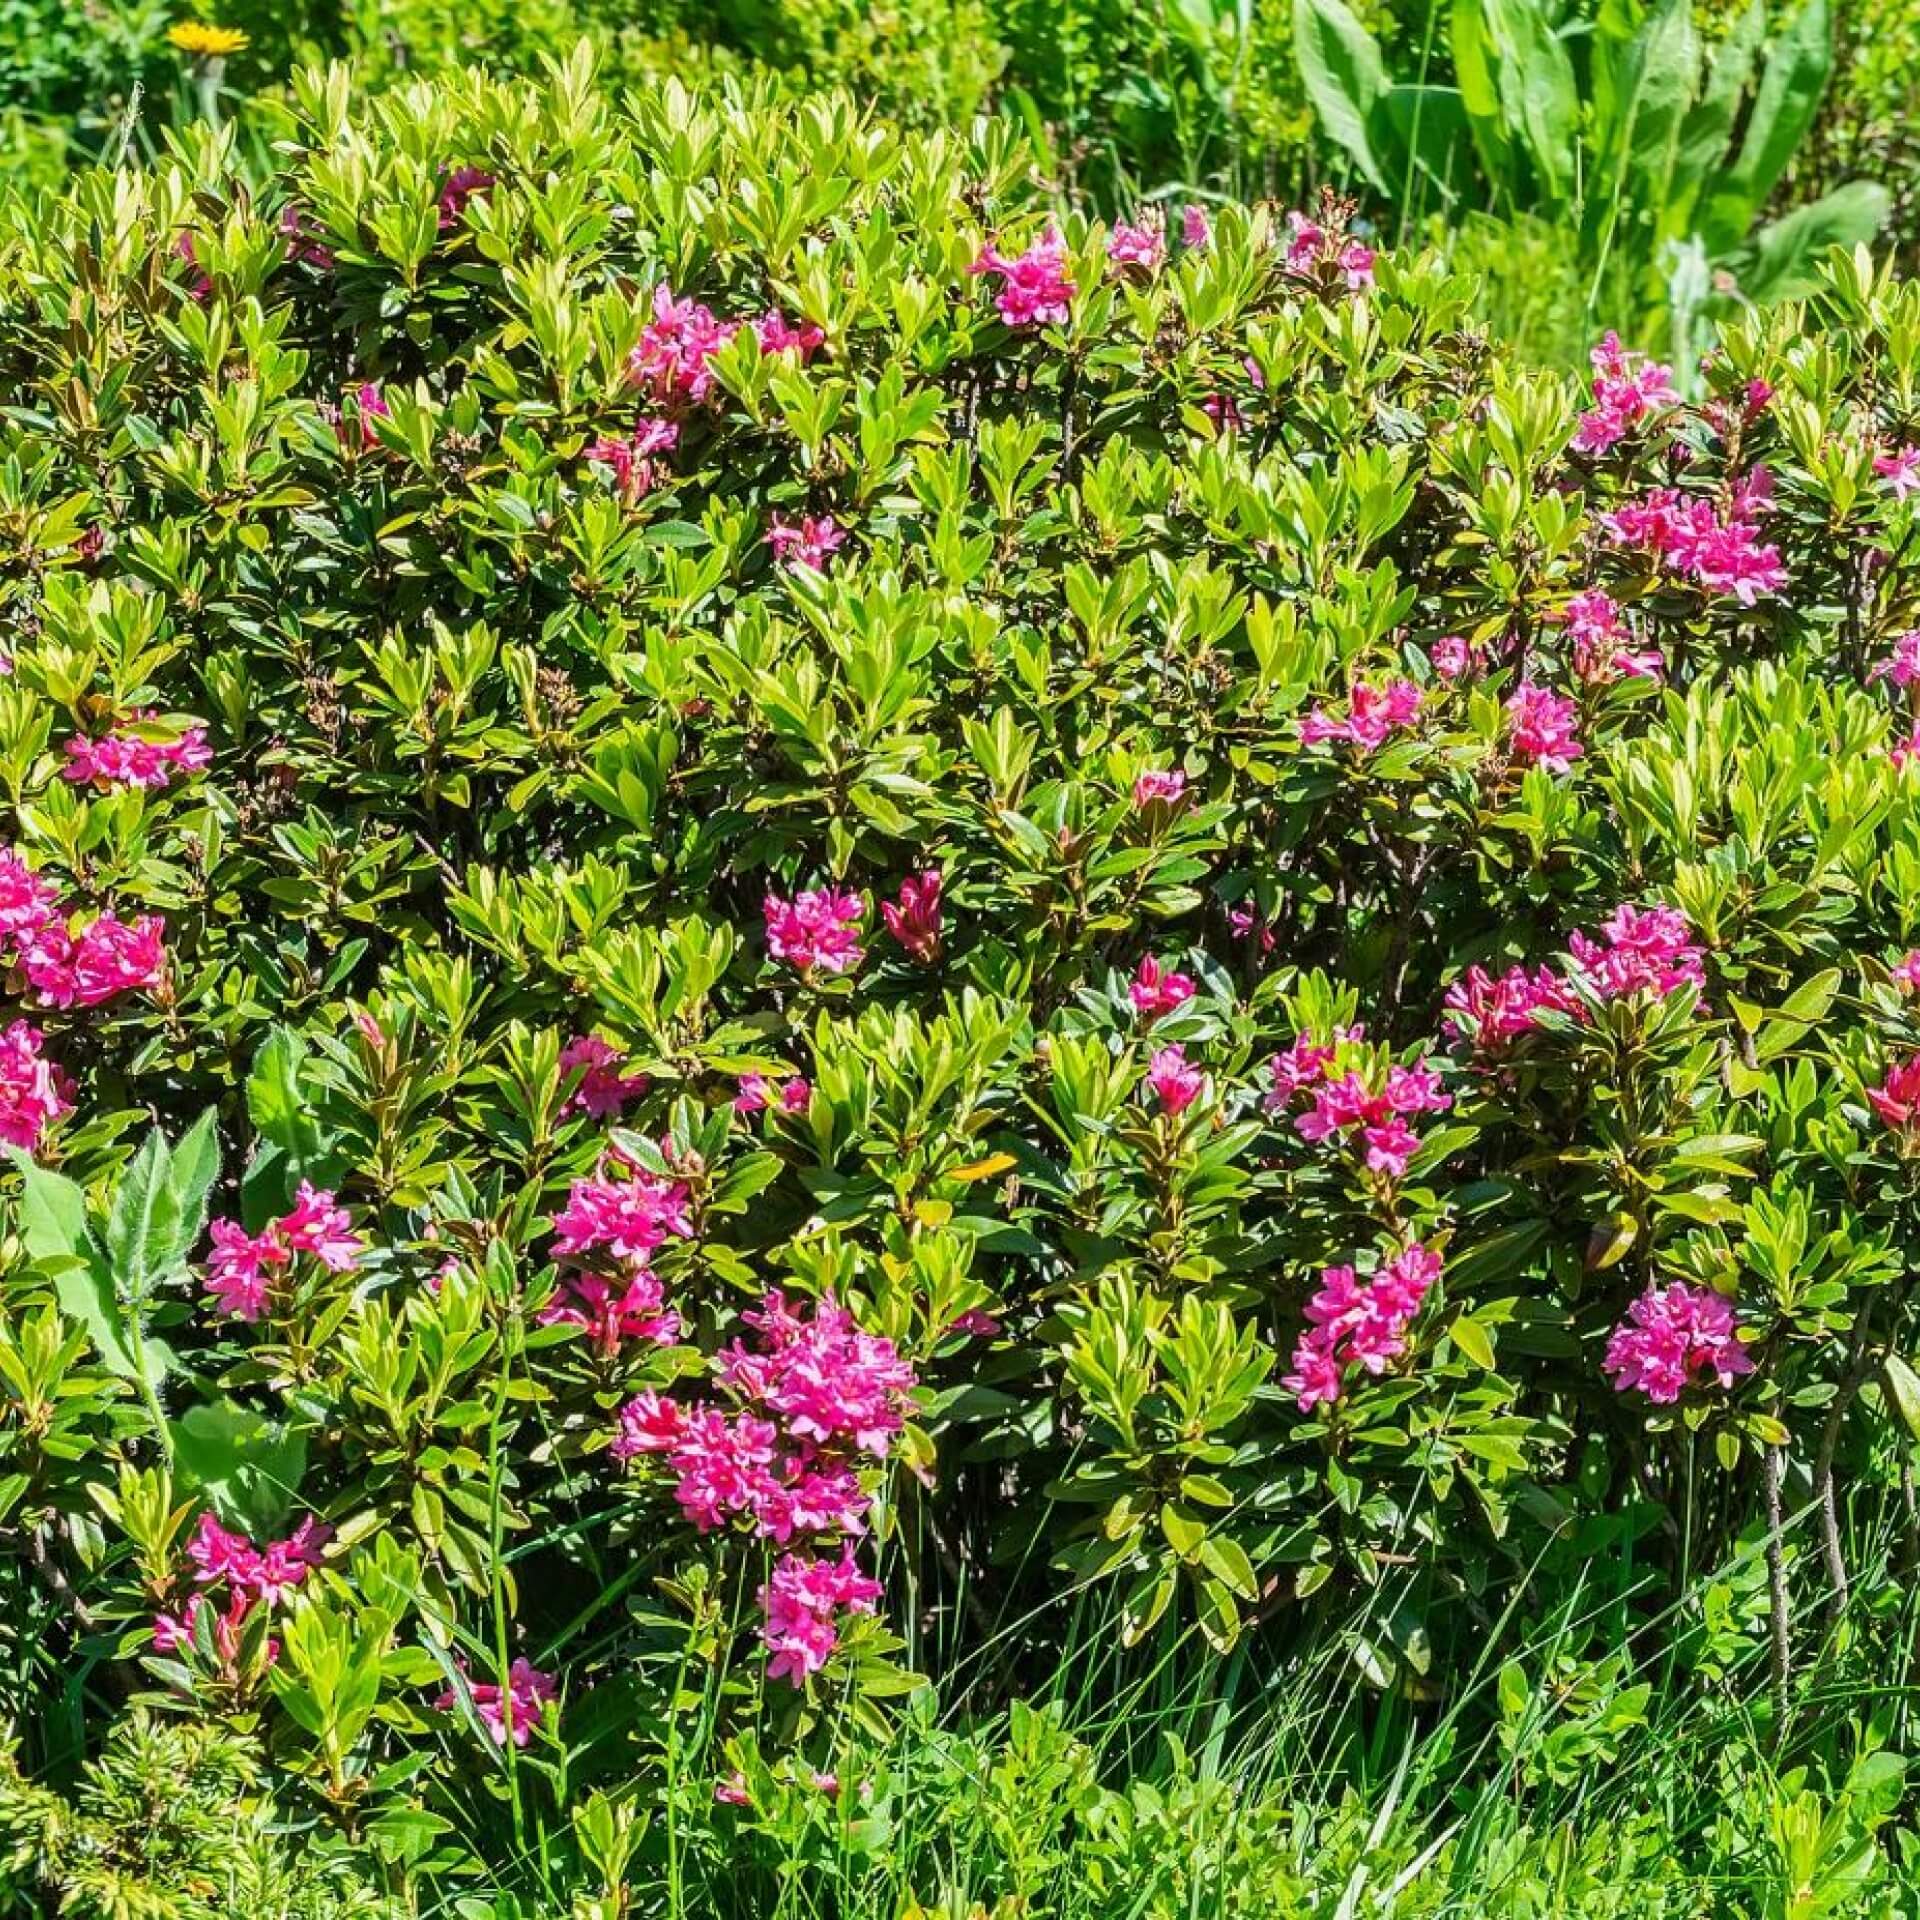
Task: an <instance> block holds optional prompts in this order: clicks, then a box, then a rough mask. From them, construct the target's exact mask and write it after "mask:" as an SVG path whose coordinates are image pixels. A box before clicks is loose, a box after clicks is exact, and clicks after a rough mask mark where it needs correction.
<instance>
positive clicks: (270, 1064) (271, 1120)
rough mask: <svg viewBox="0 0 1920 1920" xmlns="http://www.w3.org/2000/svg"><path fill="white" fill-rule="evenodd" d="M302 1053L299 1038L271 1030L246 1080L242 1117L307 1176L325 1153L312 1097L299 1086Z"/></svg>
mask: <svg viewBox="0 0 1920 1920" xmlns="http://www.w3.org/2000/svg"><path fill="white" fill-rule="evenodd" d="M308 1051H309V1050H308V1045H307V1040H306V1037H305V1035H303V1034H300V1033H297V1032H295V1031H294V1029H293V1028H291V1027H275V1028H274V1030H273V1031H272V1032H271V1033H270V1034H268V1035H267V1037H266V1039H265V1040H264V1041H263V1042H262V1043H261V1046H260V1050H259V1052H257V1053H256V1054H255V1055H254V1056H253V1071H252V1072H251V1073H250V1074H248V1075H247V1117H248V1119H250V1120H251V1121H252V1122H253V1126H254V1131H255V1132H256V1133H258V1134H259V1135H260V1137H261V1138H262V1139H263V1140H267V1141H270V1142H271V1143H272V1144H273V1145H274V1146H276V1147H278V1148H279V1149H280V1151H281V1152H282V1153H283V1154H285V1155H286V1157H287V1159H288V1161H289V1162H291V1164H292V1168H293V1171H294V1173H295V1174H296V1175H298V1174H302V1173H306V1172H309V1171H310V1169H311V1167H312V1164H313V1162H314V1161H315V1160H317V1159H318V1158H319V1157H320V1155H321V1153H322V1152H323V1151H324V1149H325V1135H324V1133H323V1132H322V1130H321V1127H320V1122H319V1120H318V1118H317V1117H316V1115H315V1114H314V1111H313V1102H312V1097H311V1095H310V1093H309V1092H308V1091H307V1090H306V1089H305V1088H304V1087H303V1086H302V1084H301V1082H302V1078H303V1075H302V1071H301V1070H302V1068H304V1067H305V1065H306V1063H307V1056H308Z"/></svg>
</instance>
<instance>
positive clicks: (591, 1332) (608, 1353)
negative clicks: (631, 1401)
mask: <svg viewBox="0 0 1920 1920" xmlns="http://www.w3.org/2000/svg"><path fill="white" fill-rule="evenodd" d="M665 1297H666V1296H665V1294H664V1292H663V1290H662V1288H661V1285H660V1280H659V1277H658V1275H656V1274H653V1273H650V1272H649V1271H648V1270H647V1269H646V1268H644V1267H642V1268H640V1269H638V1270H637V1271H634V1272H631V1273H629V1274H628V1275H627V1277H626V1279H625V1281H624V1283H622V1282H620V1281H614V1280H608V1279H607V1278H605V1277H604V1276H603V1275H601V1274H597V1273H577V1274H569V1275H568V1276H567V1277H566V1278H565V1279H563V1280H562V1281H561V1283H560V1285H559V1287H558V1288H556V1289H555V1291H554V1295H553V1298H552V1299H551V1300H549V1301H548V1302H547V1304H546V1305H545V1306H544V1307H542V1308H541V1309H540V1312H539V1314H538V1315H537V1316H536V1317H537V1318H538V1320H539V1323H540V1325H541V1326H543V1327H577V1328H579V1330H580V1331H581V1332H583V1333H585V1334H587V1335H588V1336H589V1337H590V1338H591V1339H592V1342H593V1345H594V1348H595V1350H596V1351H597V1352H599V1353H601V1354H602V1355H604V1356H605V1357H606V1358H608V1359H612V1358H613V1357H614V1356H615V1355H616V1354H618V1353H619V1352H620V1350H621V1349H622V1348H623V1347H624V1346H625V1345H626V1344H627V1343H628V1342H629V1341H633V1340H640V1341H646V1342H648V1343H649V1344H651V1345H653V1346H656V1347H670V1346H672V1345H673V1343H674V1341H675V1340H677V1339H678V1338H679V1337H680V1326H681V1321H680V1316H679V1315H678V1314H677V1313H675V1312H674V1311H673V1309H672V1308H671V1307H669V1306H667V1305H665Z"/></svg>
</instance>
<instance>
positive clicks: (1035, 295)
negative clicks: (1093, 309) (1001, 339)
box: [968, 227, 1074, 327]
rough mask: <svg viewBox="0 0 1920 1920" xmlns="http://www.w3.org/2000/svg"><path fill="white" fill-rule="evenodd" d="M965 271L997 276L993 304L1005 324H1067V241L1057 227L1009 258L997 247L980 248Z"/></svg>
mask: <svg viewBox="0 0 1920 1920" xmlns="http://www.w3.org/2000/svg"><path fill="white" fill-rule="evenodd" d="M968 272H970V273H977V274H978V273H993V274H998V275H999V276H1000V291H999V292H998V293H996V294H995V295H994V297H993V304H994V305H995V306H996V307H998V308H999V310H1000V318H1001V319H1002V320H1004V321H1005V322H1006V323H1007V325H1008V326H1010V327H1045V326H1065V325H1066V322H1067V315H1068V310H1069V302H1070V301H1071V300H1072V299H1073V295H1074V284H1073V281H1072V280H1071V279H1070V278H1069V277H1068V275H1067V251H1066V242H1065V241H1064V240H1063V239H1061V237H1060V234H1059V231H1058V229H1057V228H1054V227H1049V228H1048V229H1047V230H1046V232H1045V233H1043V234H1042V235H1041V236H1040V237H1039V239H1037V240H1036V241H1034V242H1033V244H1032V245H1031V246H1029V247H1028V248H1027V250H1026V252H1025V253H1019V254H1015V255H1013V256H1012V257H1011V258H1009V257H1008V256H1007V255H1006V254H1003V253H1002V252H1001V251H1000V250H999V248H998V247H995V246H991V245H989V246H985V247H982V248H981V249H980V256H979V258H978V259H977V260H975V261H974V263H973V265H972V266H971V267H970V268H968Z"/></svg>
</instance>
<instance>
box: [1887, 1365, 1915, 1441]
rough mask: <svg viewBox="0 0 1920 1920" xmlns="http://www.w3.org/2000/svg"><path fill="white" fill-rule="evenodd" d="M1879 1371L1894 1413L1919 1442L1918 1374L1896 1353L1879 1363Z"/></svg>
mask: <svg viewBox="0 0 1920 1920" xmlns="http://www.w3.org/2000/svg"><path fill="white" fill-rule="evenodd" d="M1880 1370H1881V1372H1882V1373H1883V1374H1884V1375H1885V1377H1886V1382H1887V1395H1888V1398H1890V1399H1891V1400H1892V1402H1893V1407H1894V1411H1895V1412H1896V1413H1898V1414H1899V1416H1900V1418H1901V1420H1902V1421H1903V1422H1904V1423H1905V1426H1906V1429H1907V1431H1908V1432H1909V1433H1910V1434H1911V1435H1912V1436H1913V1437H1914V1439H1916V1440H1920V1373H1915V1372H1914V1370H1913V1369H1912V1368H1911V1367H1910V1366H1908V1365H1907V1363H1906V1362H1905V1361H1904V1360H1903V1359H1901V1357H1900V1356H1899V1355H1898V1354H1897V1353H1890V1354H1888V1355H1887V1357H1886V1359H1885V1360H1883V1361H1882V1362H1881V1363H1880Z"/></svg>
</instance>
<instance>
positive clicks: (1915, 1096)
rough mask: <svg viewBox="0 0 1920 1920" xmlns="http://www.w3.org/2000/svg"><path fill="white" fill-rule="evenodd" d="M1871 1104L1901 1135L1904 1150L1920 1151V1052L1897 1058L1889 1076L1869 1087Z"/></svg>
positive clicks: (1890, 1068) (1869, 1102) (1888, 1072)
mask: <svg viewBox="0 0 1920 1920" xmlns="http://www.w3.org/2000/svg"><path fill="white" fill-rule="evenodd" d="M1867 1104H1868V1106H1870V1107H1871V1108H1872V1109H1873V1110H1874V1112H1875V1113H1877V1114H1878V1115H1879V1116H1880V1118H1881V1120H1882V1122H1883V1123H1884V1124H1885V1125H1886V1126H1887V1127H1888V1128H1890V1129H1891V1130H1892V1131H1893V1132H1894V1133H1895V1134H1897V1135H1898V1136H1899V1140H1900V1150H1901V1152H1902V1153H1913V1152H1915V1151H1920V1053H1915V1054H1909V1055H1908V1056H1907V1058H1906V1059H1904V1060H1898V1061H1895V1062H1894V1064H1893V1065H1892V1066H1891V1067H1889V1068H1888V1069H1887V1077H1886V1079H1885V1080H1883V1081H1882V1082H1881V1083H1880V1085H1879V1086H1877V1087H1870V1088H1868V1090H1867Z"/></svg>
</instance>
